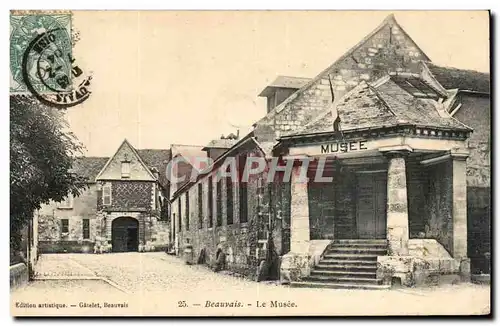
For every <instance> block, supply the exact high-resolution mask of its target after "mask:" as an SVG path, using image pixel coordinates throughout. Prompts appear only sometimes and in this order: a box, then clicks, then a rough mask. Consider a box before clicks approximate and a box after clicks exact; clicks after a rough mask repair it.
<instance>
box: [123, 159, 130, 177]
mask: <svg viewBox="0 0 500 326" xmlns="http://www.w3.org/2000/svg"><path fill="white" fill-rule="evenodd" d="M122 178H130V162H129V161H123V162H122Z"/></svg>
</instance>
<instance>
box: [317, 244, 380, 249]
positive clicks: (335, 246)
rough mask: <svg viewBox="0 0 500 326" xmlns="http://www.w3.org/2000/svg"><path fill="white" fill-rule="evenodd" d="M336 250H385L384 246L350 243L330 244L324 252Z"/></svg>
mask: <svg viewBox="0 0 500 326" xmlns="http://www.w3.org/2000/svg"><path fill="white" fill-rule="evenodd" d="M338 248H346V249H347V248H349V249H379V250H380V249H382V250H387V245H386V244H364V243H351V244H339V243H334V244H330V245H329V246H328V247H327V249H326V250H333V249H338Z"/></svg>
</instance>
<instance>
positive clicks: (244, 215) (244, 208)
mask: <svg viewBox="0 0 500 326" xmlns="http://www.w3.org/2000/svg"><path fill="white" fill-rule="evenodd" d="M239 199H240V223H246V222H248V202H247V201H248V198H247V183H246V182H240V198H239Z"/></svg>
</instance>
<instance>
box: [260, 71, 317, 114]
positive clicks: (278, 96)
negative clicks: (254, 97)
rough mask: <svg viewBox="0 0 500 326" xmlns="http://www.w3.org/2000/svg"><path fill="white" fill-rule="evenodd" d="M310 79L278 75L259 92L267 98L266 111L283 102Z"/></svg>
mask: <svg viewBox="0 0 500 326" xmlns="http://www.w3.org/2000/svg"><path fill="white" fill-rule="evenodd" d="M309 81H310V79H309V78H301V77H290V76H278V77H277V78H276V79H275V80H274V81H273V82H272V83H271V84H270V85H269V86H267V87H266V88H264V90H263V91H262V92H260V94H259V96H260V97H266V98H267V113H269V112H271V111H272V110H273V109H274V108H275V107H277V106H278V105H280V104H281V103H283V101H284V100H286V99H287V98H288V97H290V95H292V94H293V93H295V92H296V91H297V90H299V89H300V88H302V87H303V86H304V85H305V84H307V83H308V82H309Z"/></svg>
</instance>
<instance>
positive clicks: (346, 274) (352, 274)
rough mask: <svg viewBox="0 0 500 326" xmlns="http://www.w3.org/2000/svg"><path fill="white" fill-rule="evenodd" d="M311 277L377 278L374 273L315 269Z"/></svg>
mask: <svg viewBox="0 0 500 326" xmlns="http://www.w3.org/2000/svg"><path fill="white" fill-rule="evenodd" d="M311 276H334V277H353V278H377V273H376V271H368V272H367V271H362V272H360V271H331V270H318V269H315V270H314V271H312V272H311Z"/></svg>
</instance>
